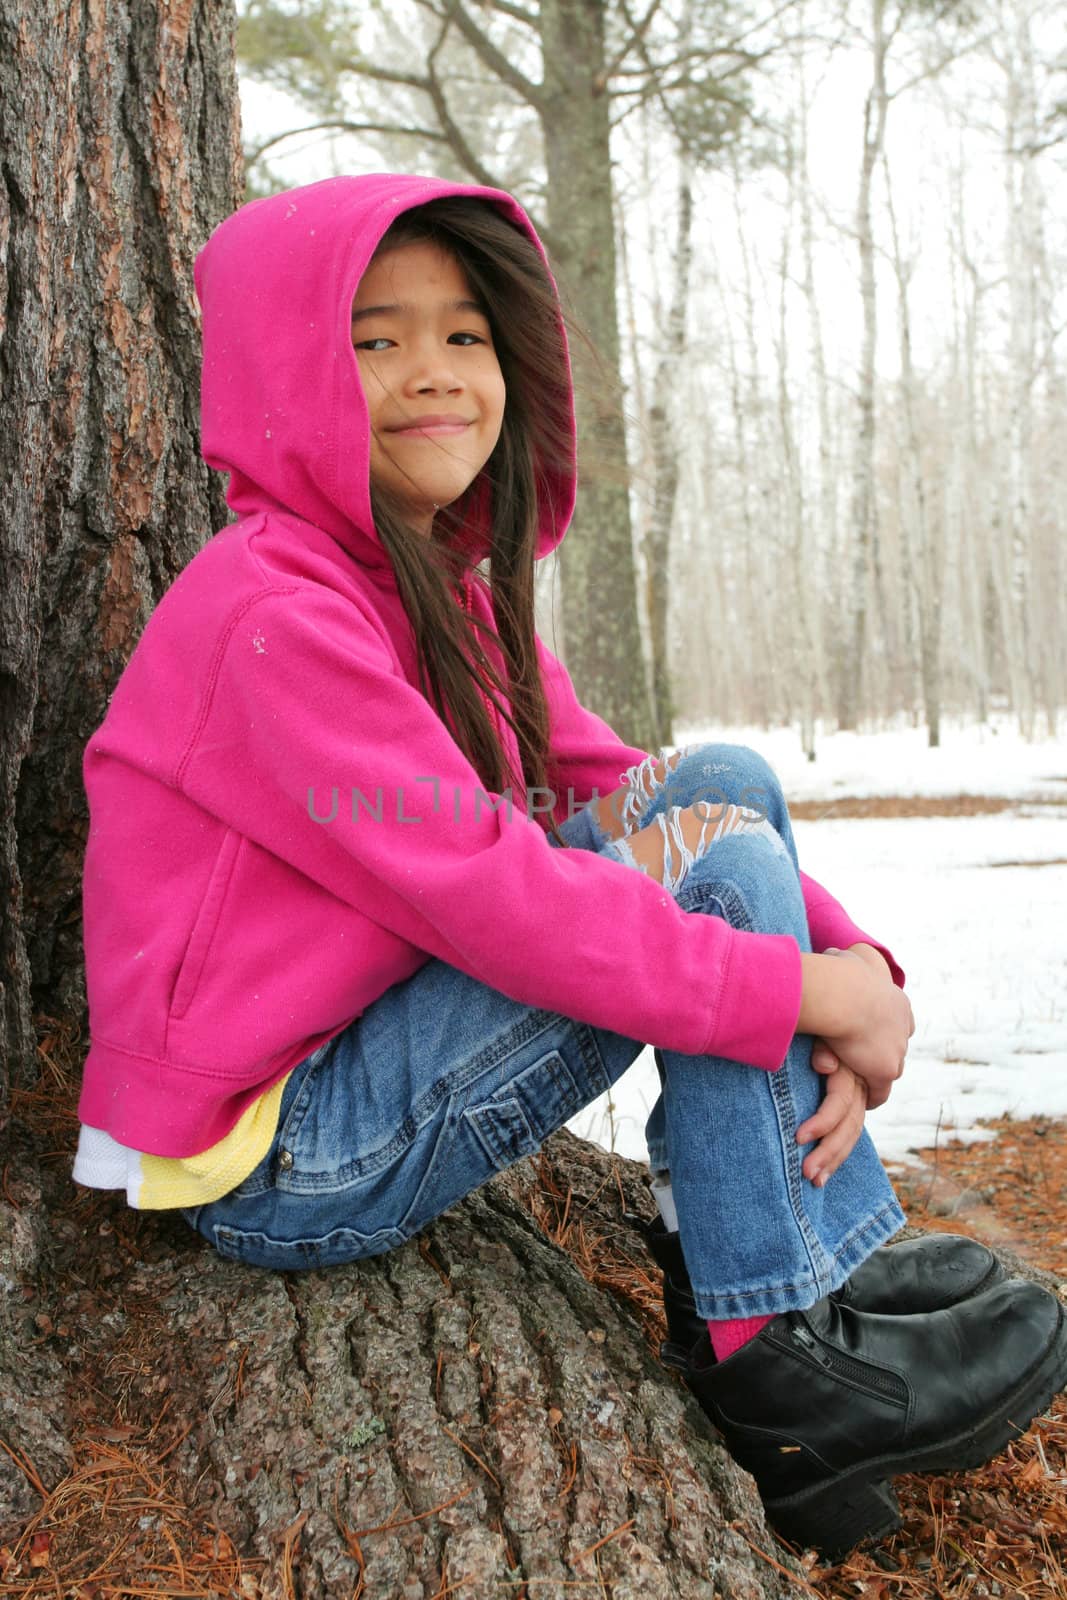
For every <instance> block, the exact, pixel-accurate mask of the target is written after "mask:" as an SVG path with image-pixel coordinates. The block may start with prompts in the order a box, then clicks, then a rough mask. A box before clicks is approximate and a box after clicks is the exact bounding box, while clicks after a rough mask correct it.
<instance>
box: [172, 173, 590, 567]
mask: <svg viewBox="0 0 1067 1600" xmlns="http://www.w3.org/2000/svg"><path fill="white" fill-rule="evenodd" d="M449 195H464V196H470V197H473V198H476V199H482V200H486V201H488V202H489V203H490V204H492V205H494V206H496V207H497V208H498V209H499V210H500V211H501V212H502V213H503V215H504V216H505V217H507V218H508V220H509V221H510V222H512V223H513V224H514V225H515V226H517V227H519V228H521V229H522V230H523V232H525V233H526V234H527V235H528V237H529V238H530V240H531V241H532V242H533V244H534V246H535V247H536V249H537V251H538V253H539V254H540V256H541V258H542V260H544V261H545V265H546V269H547V265H548V263H547V258H546V257H545V251H544V247H543V246H542V244H541V241H540V240H539V238H538V236H537V233H536V232H535V230H534V227H533V224H532V223H531V222H530V219H529V218H528V217H527V215H526V213H525V211H524V210H523V209H522V207H521V206H520V205H519V204H518V202H517V201H516V200H514V199H512V197H511V196H510V195H508V194H505V193H504V192H503V191H501V190H499V189H487V188H482V187H481V186H478V185H473V184H459V183H448V182H445V181H443V180H440V179H437V178H421V177H408V176H402V175H397V174H394V173H374V174H370V175H367V176H363V177H342V178H327V179H324V180H323V181H322V182H320V183H312V184H307V185H305V186H304V187H303V188H298V189H290V190H287V191H286V192H285V193H284V194H278V195H272V196H270V197H269V198H267V199H264V200H253V201H251V202H250V203H249V204H247V205H244V206H241V207H240V208H239V209H238V210H237V211H235V212H234V213H233V215H232V216H230V217H228V218H227V219H226V221H225V222H223V223H221V224H220V225H219V227H217V228H216V229H215V231H214V233H213V234H212V235H211V237H210V238H209V239H208V241H207V243H206V244H205V245H204V247H203V249H202V250H201V251H200V254H199V255H198V256H197V259H196V270H195V281H196V291H197V297H198V299H199V301H200V305H201V308H202V312H203V328H202V333H203V351H204V358H203V378H202V389H201V448H202V452H203V456H204V459H205V461H206V462H207V463H208V465H209V466H211V467H215V468H217V469H218V470H219V471H221V472H226V473H228V474H229V485H228V487H227V491H226V498H227V501H228V503H229V505H230V507H231V509H232V510H233V511H235V512H236V513H237V514H238V516H250V515H255V514H257V513H263V512H270V511H287V512H291V513H294V514H295V515H296V516H298V517H301V518H303V519H304V520H305V521H308V522H312V523H314V524H316V525H317V526H318V527H320V528H322V529H324V530H325V531H326V532H327V533H329V534H330V535H331V536H332V537H333V538H335V539H336V540H337V541H338V542H339V543H340V544H341V545H343V546H344V547H345V549H346V550H347V551H348V552H349V553H350V554H351V555H352V557H353V558H354V559H355V560H356V561H358V562H359V563H360V564H361V565H363V566H366V567H372V568H380V569H385V571H386V572H388V573H391V570H392V568H391V563H390V561H389V558H388V555H387V554H386V551H385V549H384V547H383V546H382V544H381V542H380V540H379V538H378V535H377V532H376V531H375V527H374V518H373V516H372V514H371V505H370V476H369V463H370V424H369V419H368V415H367V406H366V401H365V400H364V396H363V389H362V385H361V382H360V375H359V364H358V361H357V359H356V354H355V351H354V350H353V348H352V333H351V307H352V300H353V298H354V296H355V293H356V289H357V288H358V286H359V280H360V278H361V277H362V275H363V273H364V271H365V270H366V268H367V265H368V263H369V262H370V259H371V257H372V255H373V254H374V251H375V250H376V248H377V246H378V244H379V242H380V240H381V238H382V236H383V234H384V233H385V232H386V229H387V228H388V227H389V226H390V224H391V223H392V222H393V221H394V219H395V218H396V217H398V216H399V215H400V214H401V212H404V211H408V210H410V209H411V208H412V207H414V206H419V205H424V204H425V203H426V202H427V201H429V200H437V199H442V198H444V197H445V196H449ZM560 337H561V341H562V343H561V350H562V359H563V361H564V362H565V363H567V374H566V377H567V386H568V390H569V389H570V367H569V362H568V356H567V340H566V333H565V331H564V329H563V322H562V318H561V319H560ZM570 413H571V415H570V424H571V430H570V431H571V450H570V453H569V458H568V459H567V460H564V461H560V462H554V463H551V464H546V465H547V479H548V486H549V492H548V494H547V496H546V498H545V501H544V503H543V505H542V509H541V519H540V526H539V530H538V541H537V548H536V555H537V557H538V558H540V557H542V556H545V555H547V554H548V553H549V552H550V551H551V550H553V549H555V547H556V545H557V544H558V543H559V542H560V540H561V539H562V538H563V535H564V533H565V531H566V528H567V524H568V523H569V521H570V517H571V513H572V511H573V508H574V494H575V486H576V477H575V449H574V418H573V403H572V405H571V408H570ZM475 503H476V504H481V505H483V506H487V504H488V501H487V497H486V496H476V497H475ZM464 542H465V546H466V548H467V550H468V551H469V561H470V564H471V565H474V564H476V563H477V562H478V561H480V560H481V559H482V558H483V557H484V556H485V555H487V554H488V552H489V528H488V518H487V515H486V513H485V512H483V513H482V514H481V515H479V514H478V513H477V511H476V512H475V514H474V518H473V521H472V523H471V525H470V526H469V527H468V528H467V529H466V530H465V533H464Z"/></svg>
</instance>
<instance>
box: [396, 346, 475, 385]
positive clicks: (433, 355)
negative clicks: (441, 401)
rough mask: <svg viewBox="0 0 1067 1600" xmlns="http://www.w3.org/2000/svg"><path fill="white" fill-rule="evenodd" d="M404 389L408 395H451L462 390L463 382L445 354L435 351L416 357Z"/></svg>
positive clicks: (441, 351)
mask: <svg viewBox="0 0 1067 1600" xmlns="http://www.w3.org/2000/svg"><path fill="white" fill-rule="evenodd" d="M404 387H405V389H406V390H407V392H408V393H409V394H434V393H440V394H453V393H455V391H456V390H458V389H462V387H463V382H462V380H461V379H460V377H459V376H458V374H457V372H456V369H455V366H454V365H453V363H452V362H451V361H449V359H448V357H447V355H446V354H445V352H444V351H443V350H441V349H436V350H433V351H429V350H427V351H426V352H425V353H423V354H421V355H419V356H418V357H416V359H415V360H414V361H413V362H412V364H411V366H410V368H409V369H408V375H407V381H406V382H405V384H404Z"/></svg>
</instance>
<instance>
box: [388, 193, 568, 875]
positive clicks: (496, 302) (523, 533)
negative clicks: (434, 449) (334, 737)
mask: <svg viewBox="0 0 1067 1600" xmlns="http://www.w3.org/2000/svg"><path fill="white" fill-rule="evenodd" d="M423 242H429V243H432V244H435V245H437V246H439V247H440V248H441V249H443V250H446V251H448V252H449V253H450V254H451V255H453V256H454V257H455V258H456V260H457V262H458V263H459V265H460V267H461V268H462V270H463V271H464V272H465V274H466V276H467V278H468V280H469V282H470V284H471V287H472V289H473V290H474V293H475V296H476V297H477V298H478V299H479V300H480V301H481V302H482V304H483V306H484V307H485V310H486V313H487V316H488V319H489V325H490V329H491V331H492V335H493V344H494V346H495V349H496V355H497V360H498V361H499V363H500V369H501V372H502V373H503V377H504V384H505V388H506V395H507V398H506V402H505V406H504V421H503V426H502V428H501V432H500V438H499V440H498V441H497V444H496V447H495V449H494V450H493V453H492V455H491V456H490V457H489V460H488V461H487V462H486V464H485V466H484V467H483V469H482V471H481V472H480V473H479V474H478V476H477V477H476V478H475V480H474V482H473V483H472V484H471V485H470V487H469V488H468V489H467V491H466V492H465V493H464V494H463V495H462V496H461V497H460V498H459V499H458V500H456V501H455V502H454V503H453V504H452V505H450V506H443V507H441V508H440V510H438V512H437V513H436V515H435V517H434V522H433V528H432V532H431V536H430V538H429V539H427V538H426V535H425V534H424V533H420V532H418V531H417V530H416V529H414V528H413V527H411V525H410V523H409V521H408V519H407V517H406V515H405V513H404V510H403V507H402V505H401V503H400V502H399V501H398V500H397V498H396V497H395V496H392V495H389V494H387V493H386V492H385V491H384V490H382V489H376V488H375V486H374V485H373V484H372V485H371V506H372V509H373V512H374V522H375V527H376V529H377V531H378V535H379V537H380V538H381V541H382V545H383V546H384V548H385V550H386V552H387V554H388V555H389V557H390V560H391V561H392V565H393V570H394V572H395V575H396V582H397V589H398V592H399V594H400V598H401V601H402V602H403V605H404V609H405V611H406V612H407V615H408V619H409V621H410V623H411V626H412V629H413V632H414V635H415V645H416V650H417V655H418V663H419V675H420V688H421V690H422V693H423V694H425V695H426V697H427V699H428V700H429V701H430V703H431V704H432V705H433V706H434V708H435V709H436V711H437V714H438V716H440V717H441V718H442V720H444V721H445V722H446V723H447V724H448V725H449V727H450V730H451V732H452V734H453V737H454V738H455V739H456V742H457V743H458V745H459V746H460V749H461V750H462V751H463V753H464V755H465V756H466V757H467V759H468V761H469V762H470V764H471V766H473V767H474V769H475V771H476V772H477V773H478V774H479V776H480V777H481V779H482V783H483V784H484V785H485V787H486V789H487V790H489V791H490V792H495V793H500V792H502V791H503V790H504V789H505V788H506V787H507V785H508V784H509V782H510V783H512V785H513V788H512V796H513V801H514V802H515V803H518V804H520V805H522V806H523V807H525V804H526V792H527V790H532V789H533V788H535V787H536V788H540V789H551V790H553V791H554V787H555V777H554V774H553V773H552V772H551V771H550V770H549V765H548V762H549V715H548V703H547V700H546V696H545V689H544V683H543V681H542V678H541V672H540V667H539V664H538V660H537V652H536V647H535V644H534V552H535V549H536V544H537V534H538V525H539V521H540V517H541V514H542V512H543V511H544V510H545V509H546V506H547V505H548V503H549V501H550V498H551V496H552V494H553V492H554V490H553V486H554V485H558V482H559V478H558V476H556V475H555V474H554V473H553V472H552V471H551V470H550V467H551V464H555V466H556V470H557V473H558V471H559V468H560V467H561V466H562V467H563V468H564V470H565V468H566V464H567V463H568V462H570V461H571V460H572V455H573V438H572V433H571V425H570V413H569V395H570V391H569V384H568V379H567V364H566V353H565V349H564V344H563V339H562V336H561V333H560V313H559V309H558V302H557V299H556V295H555V291H554V289H553V286H552V282H551V279H550V278H549V276H548V273H547V272H546V270H545V266H544V263H543V261H542V260H541V257H540V256H539V254H538V252H537V250H536V249H535V247H534V245H533V244H532V242H531V241H530V239H529V238H528V237H527V236H526V235H525V234H524V233H522V232H521V231H520V230H519V229H518V228H517V227H515V226H514V225H513V224H512V223H510V222H509V221H508V220H507V219H506V218H505V217H504V216H503V215H502V214H501V213H500V212H499V211H498V210H497V209H496V207H495V206H493V205H492V203H491V202H488V201H485V200H478V199H474V198H472V197H465V196H457V197H455V198H449V199H444V200H432V201H429V202H427V203H426V204H425V205H421V206H416V207H414V208H412V209H411V210H409V211H405V212H402V213H401V215H400V216H399V217H398V218H397V219H396V221H395V222H394V223H393V224H392V226H391V227H390V228H389V229H388V231H387V232H386V233H385V235H384V236H383V238H382V240H381V243H380V244H379V246H378V249H377V251H376V252H375V254H376V255H381V254H382V253H383V252H385V251H387V250H392V249H395V248H396V247H397V246H398V245H404V244H411V243H423ZM556 492H558V490H557V491H556ZM472 523H473V524H475V525H478V526H481V527H483V528H487V530H488V533H489V546H490V549H489V592H490V599H491V602H492V611H493V617H494V620H495V622H496V630H495V632H494V630H493V629H492V628H491V627H490V626H489V625H488V624H487V623H485V622H483V621H482V620H481V619H480V618H478V617H474V616H472V617H470V618H468V617H467V615H466V614H465V612H464V611H463V609H462V603H461V602H460V601H459V600H458V599H457V590H458V589H459V587H460V586H461V585H462V583H463V580H464V576H465V574H466V572H467V568H468V563H469V560H470V552H469V550H468V549H466V548H465V536H466V537H469V533H470V528H471V525H472ZM472 627H473V628H474V629H475V630H477V631H476V632H472V631H471V630H472ZM480 636H486V637H489V638H492V639H493V640H495V641H496V644H497V646H498V648H499V649H500V651H501V654H502V657H503V662H504V668H505V677H502V676H501V674H500V673H499V672H498V671H497V670H496V668H495V667H494V666H493V664H492V663H491V661H490V660H489V659H488V656H487V655H486V653H485V651H484V649H483V648H482V642H481V637H480ZM476 674H477V675H480V677H481V680H482V682H481V686H480V685H479V677H478V676H477V675H476ZM482 687H484V689H485V690H486V693H487V694H488V695H489V697H490V698H491V700H492V702H493V704H494V705H495V706H496V709H497V712H498V714H499V716H501V717H502V718H503V719H505V720H506V721H507V722H508V723H509V725H510V726H511V728H512V730H513V732H514V735H515V739H516V743H517V745H518V750H519V757H520V760H521V763H522V772H521V773H515V772H512V771H510V770H509V765H508V760H507V754H506V752H505V750H504V747H503V745H502V743H501V740H500V738H499V736H498V732H497V729H496V728H495V727H494V726H493V723H492V720H491V718H490V716H489V713H488V711H487V710H486V706H485V703H484V702H483V700H482V695H481V688H482ZM505 696H506V698H507V700H508V702H509V703H510V708H511V709H510V711H509V710H508V709H507V708H506V707H505V705H504V704H503V703H502V697H505ZM557 799H558V796H557ZM544 815H545V817H546V821H547V823H548V826H549V829H550V831H551V833H552V835H553V837H554V838H555V839H556V840H557V841H558V842H559V843H560V844H564V840H563V839H562V837H561V835H560V833H559V829H558V827H557V825H556V822H555V819H554V817H553V816H552V815H551V814H550V813H547V812H545V813H544Z"/></svg>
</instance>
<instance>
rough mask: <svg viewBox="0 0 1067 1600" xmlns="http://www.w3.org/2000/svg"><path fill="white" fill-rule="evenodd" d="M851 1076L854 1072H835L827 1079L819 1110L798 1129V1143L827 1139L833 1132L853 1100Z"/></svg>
mask: <svg viewBox="0 0 1067 1600" xmlns="http://www.w3.org/2000/svg"><path fill="white" fill-rule="evenodd" d="M851 1077H852V1074H851V1073H848V1072H835V1073H834V1074H833V1075H832V1076H831V1077H830V1078H828V1079H827V1082H826V1088H825V1090H824V1092H823V1098H822V1104H821V1105H820V1106H819V1109H818V1111H816V1113H815V1115H814V1116H812V1117H809V1118H808V1120H807V1122H802V1123H801V1124H800V1127H799V1128H798V1129H797V1143H798V1144H811V1143H812V1142H813V1140H815V1139H825V1137H826V1136H827V1134H829V1133H833V1131H834V1129H835V1128H836V1127H837V1125H838V1123H839V1122H840V1121H841V1119H842V1117H843V1116H845V1114H846V1112H847V1111H848V1107H849V1105H850V1103H851V1100H852V1095H853V1092H854V1082H853V1083H850V1082H849V1079H850V1078H851ZM809 1159H810V1157H809Z"/></svg>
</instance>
